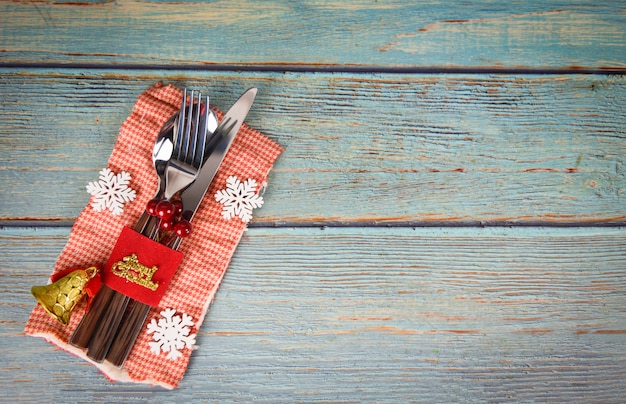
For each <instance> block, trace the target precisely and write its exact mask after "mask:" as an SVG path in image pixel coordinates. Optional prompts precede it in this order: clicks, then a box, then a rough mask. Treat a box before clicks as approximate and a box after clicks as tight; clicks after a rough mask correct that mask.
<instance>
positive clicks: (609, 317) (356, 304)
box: [0, 228, 626, 402]
mask: <svg viewBox="0 0 626 404" xmlns="http://www.w3.org/2000/svg"><path fill="white" fill-rule="evenodd" d="M67 235H68V230H67V229H65V228H64V229H10V228H8V229H4V230H2V231H1V232H0V247H1V248H2V250H3V252H4V253H3V255H2V256H1V257H0V267H2V277H3V287H2V290H3V293H2V295H1V296H0V304H1V305H2V312H3V321H2V333H1V334H0V335H1V336H2V340H3V344H2V346H3V355H2V356H0V364H1V365H0V367H1V369H2V371H1V372H0V383H2V384H3V387H4V389H5V390H4V392H3V394H4V397H3V399H5V400H7V401H9V402H13V401H15V400H16V399H20V400H21V399H24V400H27V401H31V400H32V399H33V398H34V397H33V396H31V394H33V393H36V394H37V396H36V399H37V401H38V402H51V401H57V400H59V398H61V397H62V398H63V400H62V401H65V402H72V401H81V402H90V401H100V400H102V401H109V402H110V401H124V400H128V401H133V400H143V399H150V400H157V401H167V402H169V401H179V402H180V401H191V400H200V399H203V400H210V401H221V400H235V401H242V402H251V401H261V402H264V401H265V402H297V401H304V402H311V401H318V400H319V401H322V400H326V401H333V402H361V401H368V402H406V401H412V400H417V401H424V402H464V401H478V400H480V401H526V402H527V401H542V402H550V401H553V402H554V401H559V402H619V401H621V399H623V393H624V384H623V383H624V377H625V375H626V373H625V370H624V369H625V368H626V357H625V356H624V352H625V350H626V340H625V339H624V335H625V334H626V312H625V311H624V305H623V303H624V296H625V295H626V271H625V269H626V255H625V254H624V251H625V249H626V232H625V231H624V229H622V228H608V229H593V228H569V229H564V228H558V229H554V228H553V229H550V228H485V229H480V228H454V229H450V228H422V229H408V228H405V229H397V228H396V229H385V228H371V229H358V228H351V229H350V228H327V229H325V230H321V229H314V228H312V229H297V228H282V229H251V230H250V231H249V232H248V234H247V236H246V237H245V238H244V240H243V241H242V243H241V245H240V247H239V249H238V250H237V253H236V254H235V257H234V259H233V262H232V264H231V266H230V269H229V272H228V274H227V275H226V278H225V279H224V282H223V284H222V287H221V288H220V291H219V293H218V296H217V298H216V300H215V302H214V303H213V305H212V308H211V310H210V312H209V315H208V317H207V322H206V323H205V324H204V326H203V328H202V331H201V335H200V337H199V341H198V344H199V349H198V351H197V352H196V353H195V354H194V357H193V360H192V363H191V367H190V369H189V371H188V374H187V376H186V377H185V379H184V380H183V383H182V384H181V387H180V389H179V390H176V391H173V392H162V391H158V390H157V391H155V390H154V389H150V388H148V387H141V386H139V387H138V386H130V385H125V384H114V385H110V384H109V383H108V382H106V381H105V380H103V379H102V377H101V376H100V375H99V374H98V372H97V371H96V370H95V369H94V368H92V367H90V366H89V365H87V364H85V363H83V362H82V361H80V360H78V359H75V358H73V357H71V356H69V355H67V354H65V353H63V352H55V351H54V350H52V349H50V346H49V345H48V344H46V343H45V342H43V341H42V340H39V339H34V338H24V337H22V335H21V330H22V327H23V323H24V321H25V320H26V318H27V316H28V314H29V312H30V309H31V307H32V304H33V300H32V297H31V296H30V295H29V293H28V289H29V288H30V286H31V285H33V284H36V283H40V282H41V281H42V280H43V279H45V278H46V277H47V275H48V273H49V270H50V267H51V266H52V265H53V263H54V260H55V258H56V255H57V254H58V252H59V251H60V250H61V248H62V247H63V245H64V243H65V239H66V237H67ZM268 252H271V253H268ZM12 383H15V384H12ZM11 386H17V387H18V388H11ZM36 386H41V387H40V388H37V387H36ZM24 387H27V388H24Z"/></svg>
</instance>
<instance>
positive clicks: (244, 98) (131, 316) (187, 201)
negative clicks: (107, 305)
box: [106, 87, 258, 367]
mask: <svg viewBox="0 0 626 404" xmlns="http://www.w3.org/2000/svg"><path fill="white" fill-rule="evenodd" d="M257 91H258V90H257V89H256V88H254V87H253V88H250V89H248V90H246V91H245V92H244V93H243V94H242V95H241V96H240V97H239V99H237V101H236V102H235V103H234V104H233V106H232V107H231V108H230V109H229V110H228V112H227V113H226V115H224V117H223V118H222V120H221V122H220V124H219V125H218V127H217V129H216V130H215V133H216V134H218V136H222V139H221V140H220V141H219V143H217V144H216V145H215V147H214V148H213V149H212V150H207V152H205V153H209V157H208V158H207V159H206V161H205V162H204V164H203V165H202V168H201V169H200V173H199V175H198V178H197V179H196V180H195V181H194V182H193V183H192V184H191V185H190V186H189V187H188V188H187V189H186V190H185V192H183V193H182V195H181V201H182V203H183V206H184V208H185V213H184V215H185V219H187V220H189V221H191V219H192V218H193V216H194V215H195V213H196V211H197V210H198V208H199V207H200V204H201V203H202V200H203V199H204V195H205V194H206V192H207V190H208V189H209V187H210V185H211V182H213V178H215V175H216V174H217V171H218V169H219V167H220V165H221V164H222V161H223V160H224V157H225V156H226V153H227V152H228V149H229V148H230V146H231V144H232V143H233V140H234V139H235V137H236V135H237V133H238V132H239V129H240V128H241V125H242V123H243V121H244V119H245V118H246V116H247V115H248V111H249V110H250V107H251V106H252V103H253V102H254V98H255V97H256V94H257ZM181 241H182V238H181V237H176V238H175V239H174V240H172V243H170V247H171V248H172V249H174V250H176V249H178V247H179V246H180V243H181ZM149 310H150V306H148V305H147V304H143V303H140V302H135V303H134V305H133V306H132V308H131V309H130V311H129V312H128V314H127V316H125V317H124V319H123V320H122V322H121V324H120V326H119V328H118V330H117V334H116V335H115V338H114V339H113V341H112V343H111V345H110V348H109V350H108V353H107V355H106V360H107V361H109V362H110V363H112V364H113V365H115V366H117V367H122V366H123V365H124V362H125V361H126V358H127V357H128V355H129V353H130V351H131V349H132V347H133V345H134V344H135V340H136V339H137V335H139V332H140V331H141V328H142V326H143V323H144V321H145V319H146V316H147V315H148V311H149Z"/></svg>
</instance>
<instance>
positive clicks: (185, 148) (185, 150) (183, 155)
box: [178, 90, 194, 162]
mask: <svg viewBox="0 0 626 404" xmlns="http://www.w3.org/2000/svg"><path fill="white" fill-rule="evenodd" d="M193 112H194V97H193V90H191V94H189V112H188V113H187V116H186V118H187V127H186V128H185V133H184V135H183V141H182V144H181V152H180V154H179V156H178V158H179V160H181V161H185V162H186V161H187V156H189V143H190V140H191V129H192V127H193V123H192V121H193V115H194V114H193Z"/></svg>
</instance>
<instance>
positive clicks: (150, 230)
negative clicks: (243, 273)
mask: <svg viewBox="0 0 626 404" xmlns="http://www.w3.org/2000/svg"><path fill="white" fill-rule="evenodd" d="M201 97H202V96H201V94H200V93H198V102H197V103H194V102H193V101H194V96H193V91H192V92H191V96H190V98H191V102H190V104H191V105H190V106H189V107H188V108H187V107H186V101H187V100H186V98H187V90H186V89H185V91H184V93H183V103H182V106H181V110H180V113H179V122H178V130H177V131H176V132H175V141H174V149H175V150H174V153H173V155H172V159H171V160H170V162H169V164H168V166H167V168H166V174H165V181H166V183H165V187H164V189H165V191H164V193H163V196H162V198H163V199H164V200H165V199H169V198H171V197H172V196H174V195H176V194H177V193H179V192H180V191H182V190H184V188H186V187H188V186H189V185H190V184H191V183H192V182H193V181H194V180H195V178H197V176H198V173H199V168H200V166H201V165H202V163H203V161H204V155H205V151H206V150H207V149H210V147H209V146H210V144H211V143H213V142H211V138H209V137H207V134H206V128H207V124H208V116H209V108H208V97H207V99H206V101H207V102H206V104H204V105H203V104H202V102H201V100H202V98H201ZM200 115H203V119H202V121H200ZM199 133H200V135H198V134H199ZM139 227H141V228H139ZM136 230H137V231H140V232H142V234H144V235H146V236H148V237H150V238H155V237H156V234H157V233H158V222H155V221H151V223H146V222H145V221H143V222H142V220H141V219H140V220H139V221H138V223H137V226H136ZM130 300H131V299H130V298H128V297H127V296H125V295H123V294H121V293H118V292H115V291H113V290H112V289H110V288H108V287H107V286H103V287H102V289H101V290H100V292H99V293H98V295H97V296H96V299H94V301H93V303H92V308H91V309H90V311H89V312H87V313H86V314H85V316H84V318H83V320H82V321H81V323H80V324H79V326H78V328H77V329H76V331H75V332H74V334H73V335H72V337H71V338H70V343H71V344H73V345H75V346H77V347H79V348H88V352H87V356H88V357H89V358H91V359H92V360H94V361H97V362H101V361H102V360H104V357H105V356H106V354H107V351H108V349H109V346H110V343H111V341H112V340H113V336H114V335H115V333H116V331H117V328H118V326H119V323H120V321H121V318H122V316H123V314H124V312H125V310H126V306H127V305H128V302H129V301H130Z"/></svg>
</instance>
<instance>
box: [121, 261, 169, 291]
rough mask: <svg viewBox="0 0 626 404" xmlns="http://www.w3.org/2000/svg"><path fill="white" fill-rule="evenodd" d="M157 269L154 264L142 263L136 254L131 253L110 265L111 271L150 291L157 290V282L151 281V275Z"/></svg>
mask: <svg viewBox="0 0 626 404" xmlns="http://www.w3.org/2000/svg"><path fill="white" fill-rule="evenodd" d="M157 269H159V268H158V267H156V266H153V267H152V268H150V267H147V266H145V265H142V264H141V263H140V262H139V259H138V258H137V254H132V255H129V256H127V257H124V258H122V260H121V261H117V262H116V263H115V264H113V266H112V267H111V272H113V274H114V275H117V276H119V277H121V278H124V279H126V280H128V281H130V282H134V283H136V284H138V285H141V286H143V287H146V288H148V289H150V290H152V291H155V290H157V288H158V287H159V284H158V283H156V282H154V281H152V276H153V275H154V273H155V272H156V271H157Z"/></svg>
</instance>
